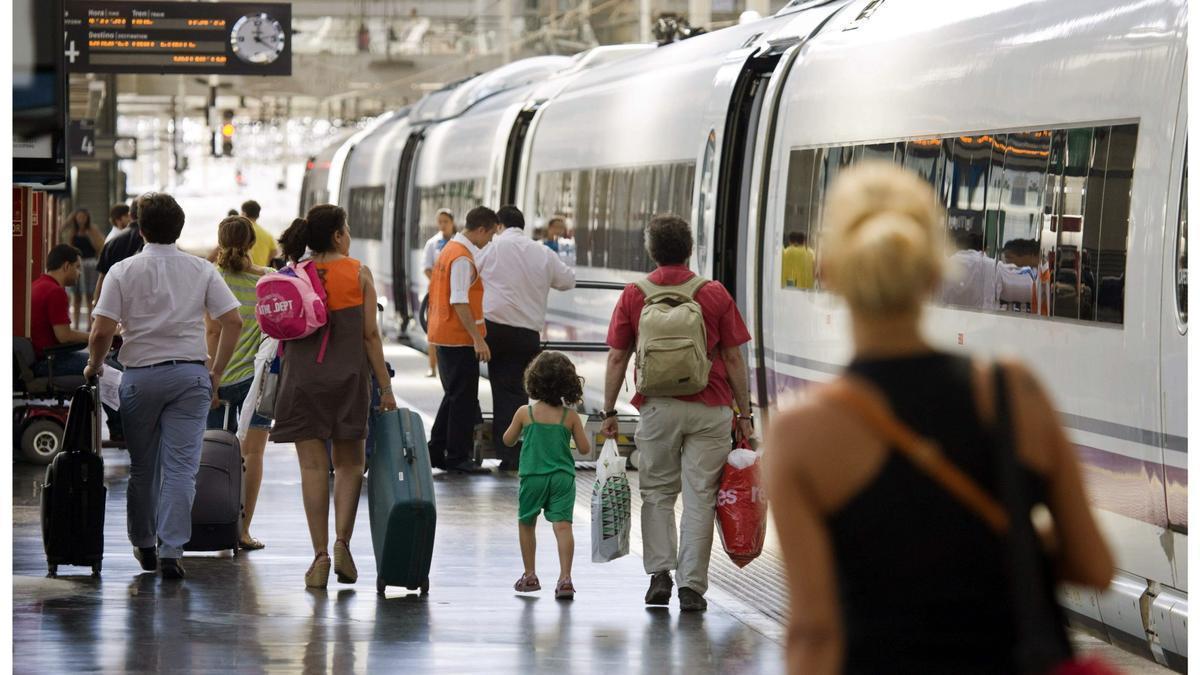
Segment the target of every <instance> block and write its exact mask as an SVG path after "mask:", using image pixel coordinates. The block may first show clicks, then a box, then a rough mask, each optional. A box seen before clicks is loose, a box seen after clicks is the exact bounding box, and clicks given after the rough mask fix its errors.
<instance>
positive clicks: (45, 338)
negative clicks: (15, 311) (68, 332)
mask: <svg viewBox="0 0 1200 675" xmlns="http://www.w3.org/2000/svg"><path fill="white" fill-rule="evenodd" d="M70 305H71V302H70V300H68V299H67V290H66V289H65V288H63V287H62V284H60V283H58V281H57V280H55V278H54V277H52V276H50V275H49V274H43V275H42V276H40V277H38V278H37V279H35V280H34V281H33V285H32V286H30V288H29V313H30V319H31V320H30V335H29V340H30V342H32V343H33V353H34V354H35V355H36V356H37V357H38V358H39V359H40V358H42V351H43V350H45V349H46V348H47V347H53V346H55V345H57V344H58V338H57V337H55V336H54V327H55V326H62V325H70V324H71V314H70V312H69V311H68V309H69V308H70Z"/></svg>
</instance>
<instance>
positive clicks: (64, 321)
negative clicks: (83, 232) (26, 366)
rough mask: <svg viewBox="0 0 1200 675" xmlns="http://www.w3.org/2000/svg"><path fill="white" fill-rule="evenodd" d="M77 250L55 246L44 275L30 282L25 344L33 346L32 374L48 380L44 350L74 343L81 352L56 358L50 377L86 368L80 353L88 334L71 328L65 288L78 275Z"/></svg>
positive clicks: (84, 358) (60, 355) (85, 356)
mask: <svg viewBox="0 0 1200 675" xmlns="http://www.w3.org/2000/svg"><path fill="white" fill-rule="evenodd" d="M80 266H81V263H80V257H79V250H78V249H76V248H75V247H74V246H71V245H70V244H59V245H58V246H55V247H54V248H52V249H50V253H49V254H48V255H47V256H46V273H45V274H43V275H42V276H40V277H38V278H37V279H35V280H34V281H33V284H31V285H30V288H29V316H30V324H29V326H30V331H29V341H30V342H32V343H33V355H34V358H35V359H36V360H35V361H34V363H33V374H34V375H35V376H36V377H49V375H50V362H49V360H47V359H46V350H47V349H49V348H51V347H57V346H59V345H64V344H72V343H78V344H79V346H80V349H81V351H73V352H66V353H65V354H56V355H55V357H54V375H55V377H58V376H61V375H78V374H80V373H82V372H83V369H84V367H85V366H87V352H85V351H82V347H83V344H84V343H86V342H87V341H88V334H87V333H84V332H82V331H77V330H75V329H74V328H72V327H71V313H70V311H69V310H70V304H71V300H70V298H68V297H67V290H66V289H67V287H69V286H71V285H73V284H74V283H75V282H76V281H77V280H78V279H79V274H80Z"/></svg>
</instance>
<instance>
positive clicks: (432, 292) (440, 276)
mask: <svg viewBox="0 0 1200 675" xmlns="http://www.w3.org/2000/svg"><path fill="white" fill-rule="evenodd" d="M463 257H465V258H467V259H468V260H470V261H471V274H472V276H473V277H474V279H473V280H472V281H471V287H470V289H469V290H468V291H467V305H468V307H470V308H471V317H472V318H473V319H474V320H475V327H476V328H477V329H478V330H479V334H480V335H486V334H487V330H486V329H485V327H484V324H483V280H481V279H480V278H479V271H478V270H477V269H476V267H475V257H474V256H473V255H471V251H470V250H468V249H467V247H466V246H463V245H462V244H461V243H459V242H457V241H450V242H448V243H447V244H446V246H445V248H443V249H442V253H441V255H439V256H438V259H437V262H436V263H434V265H433V277H432V278H430V280H429V342H431V343H433V344H435V345H442V346H443V347H469V346H471V345H472V344H473V343H472V341H471V334H470V333H468V332H467V329H466V328H465V327H464V326H463V325H462V322H461V321H459V318H458V314H457V313H455V311H454V308H452V307H451V306H450V266H451V265H453V264H454V261H455V260H458V259H459V258H463Z"/></svg>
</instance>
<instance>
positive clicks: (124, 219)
mask: <svg viewBox="0 0 1200 675" xmlns="http://www.w3.org/2000/svg"><path fill="white" fill-rule="evenodd" d="M132 221H133V216H131V215H129V206H128V205H126V204H117V205H116V206H113V207H112V208H111V209H109V210H108V224H109V225H110V226H111V227H110V228H109V230H108V235H107V236H105V237H104V243H105V244H106V245H107V244H108V242H110V241H112V240H113V239H116V238H117V235H119V234H121V233H122V232H124V231H125V228H127V227H129V223H130V222H132ZM101 248H102V249H103V246H102V247H101Z"/></svg>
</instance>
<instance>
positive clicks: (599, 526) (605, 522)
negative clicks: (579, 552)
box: [592, 438, 630, 562]
mask: <svg viewBox="0 0 1200 675" xmlns="http://www.w3.org/2000/svg"><path fill="white" fill-rule="evenodd" d="M629 511H630V503H629V478H628V477H626V475H625V458H624V457H622V456H621V454H620V453H618V452H617V442H616V441H615V440H613V439H611V438H610V439H608V440H607V441H605V442H604V449H603V450H602V451H601V452H600V458H599V459H598V460H596V484H595V485H594V486H593V488H592V562H608V561H610V560H616V559H617V558H620V557H621V556H623V555H625V554H627V553H629Z"/></svg>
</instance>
